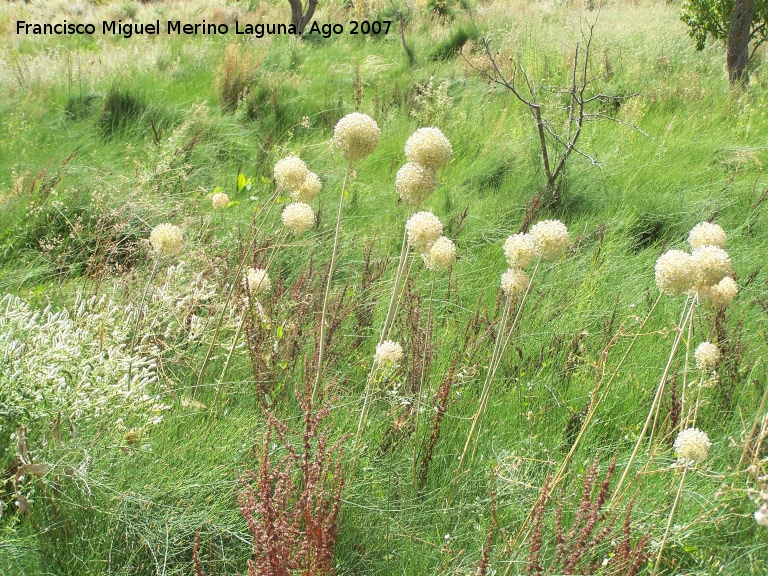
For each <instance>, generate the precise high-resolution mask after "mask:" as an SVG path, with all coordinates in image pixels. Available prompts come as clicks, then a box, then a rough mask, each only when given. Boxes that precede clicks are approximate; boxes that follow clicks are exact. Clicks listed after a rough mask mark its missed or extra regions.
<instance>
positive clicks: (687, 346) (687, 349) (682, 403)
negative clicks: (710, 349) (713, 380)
mask: <svg viewBox="0 0 768 576" xmlns="http://www.w3.org/2000/svg"><path fill="white" fill-rule="evenodd" d="M691 338H693V318H691V321H690V322H688V339H687V340H686V341H685V364H684V365H683V390H682V392H681V393H680V414H681V415H682V416H683V417H682V418H680V431H681V432H682V431H683V430H685V428H686V425H685V423H686V421H687V418H686V417H685V389H686V388H687V387H688V361H689V359H690V355H691ZM700 390H701V380H699V391H700ZM697 401H698V400H697ZM654 424H655V423H654Z"/></svg>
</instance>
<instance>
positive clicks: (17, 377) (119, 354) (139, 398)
mask: <svg viewBox="0 0 768 576" xmlns="http://www.w3.org/2000/svg"><path fill="white" fill-rule="evenodd" d="M150 304H151V303H150ZM135 313H136V310H135V309H134V308H133V307H132V306H121V305H118V304H116V303H115V302H113V301H112V300H110V299H108V298H107V297H105V296H102V297H100V298H96V297H93V298H90V299H87V300H86V299H84V298H82V297H80V296H78V297H77V299H76V300H75V304H74V306H73V308H72V309H70V310H68V309H62V310H59V311H54V310H53V309H52V308H51V306H48V307H46V308H45V309H43V310H35V309H33V308H32V307H31V306H30V305H29V304H27V303H26V302H25V301H24V300H22V299H21V298H18V297H16V296H12V295H6V296H4V297H2V298H1V299H0V358H2V359H3V360H2V365H3V368H2V369H0V438H2V441H0V446H10V444H9V443H8V442H7V440H8V438H9V435H10V434H11V433H12V432H14V431H15V430H16V429H17V428H18V426H20V425H22V424H24V425H27V426H29V428H30V430H33V429H37V430H39V429H44V428H46V427H48V426H50V423H51V421H53V420H55V419H56V417H57V415H58V414H59V413H62V414H64V415H65V417H67V418H69V419H70V420H71V421H72V423H73V424H74V425H75V426H78V423H79V422H91V423H95V424H97V425H98V427H99V428H104V429H105V430H110V429H112V428H114V427H115V426H116V425H117V424H118V423H119V422H118V421H119V419H120V418H125V419H126V420H127V419H129V418H130V419H131V420H135V419H139V420H142V421H144V422H146V423H147V424H155V423H157V422H159V421H161V420H162V415H163V412H165V411H166V410H167V409H168V408H169V406H168V405H166V404H165V403H164V401H163V393H164V390H163V388H162V387H161V386H160V385H159V384H158V375H157V362H158V357H159V354H160V352H159V350H158V348H157V347H156V346H155V345H154V344H147V342H154V341H156V337H154V336H153V338H149V339H146V340H145V339H143V338H142V335H147V334H146V332H144V333H143V334H139V335H138V336H137V342H138V343H137V345H136V347H135V349H134V352H133V357H131V356H130V347H131V344H130V342H131V338H132V331H133V326H134V325H135V321H136V316H135ZM152 317H154V315H152ZM147 324H148V323H145V326H146V325H147ZM160 328H161V329H162V327H160ZM156 329H157V328H151V330H152V332H153V333H154V332H155V330H156ZM129 364H130V365H131V378H130V381H129V380H128V366H129ZM0 450H2V448H0Z"/></svg>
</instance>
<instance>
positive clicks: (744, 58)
mask: <svg viewBox="0 0 768 576" xmlns="http://www.w3.org/2000/svg"><path fill="white" fill-rule="evenodd" d="M754 12H755V0H736V5H735V6H734V7H733V16H732V17H731V27H730V28H729V29H728V45H727V54H726V61H727V62H728V80H729V81H730V83H731V86H736V85H737V84H747V83H748V82H749V75H748V73H747V63H748V62H749V36H750V32H751V30H752V15H753V14H754Z"/></svg>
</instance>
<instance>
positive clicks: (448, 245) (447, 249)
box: [421, 236, 456, 272]
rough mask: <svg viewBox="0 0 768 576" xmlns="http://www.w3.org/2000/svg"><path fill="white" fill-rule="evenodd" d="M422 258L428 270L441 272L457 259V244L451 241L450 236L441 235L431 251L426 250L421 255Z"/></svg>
mask: <svg viewBox="0 0 768 576" xmlns="http://www.w3.org/2000/svg"><path fill="white" fill-rule="evenodd" d="M421 259H422V260H424V265H425V266H426V267H427V269H428V270H432V271H433V272H440V271H441V270H445V269H447V268H448V267H449V266H450V265H451V264H453V261H454V260H456V244H454V243H453V241H451V239H450V238H446V237H445V236H440V238H438V239H437V240H436V241H435V243H434V244H432V248H430V249H429V252H425V253H423V254H422V255H421Z"/></svg>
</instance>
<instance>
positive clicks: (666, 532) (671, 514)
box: [651, 464, 688, 576]
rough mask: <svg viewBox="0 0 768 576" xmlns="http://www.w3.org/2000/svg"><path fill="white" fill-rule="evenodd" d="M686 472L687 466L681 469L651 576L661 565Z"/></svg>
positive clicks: (653, 575)
mask: <svg viewBox="0 0 768 576" xmlns="http://www.w3.org/2000/svg"><path fill="white" fill-rule="evenodd" d="M686 472H688V465H687V464H686V465H685V468H683V475H682V477H681V478H680V486H678V487H677V494H676V495H675V501H674V502H673V503H672V510H670V511H669V518H667V527H666V529H665V530H664V538H662V540H661V546H659V553H658V555H657V556H656V563H655V564H654V565H653V572H652V573H651V576H656V573H657V572H658V571H659V564H660V563H661V555H662V554H663V553H664V546H665V545H666V543H667V537H668V536H669V528H670V527H671V526H672V519H673V518H674V517H675V509H676V508H677V504H678V503H679V502H680V495H681V494H682V493H683V483H684V482H685V474H686Z"/></svg>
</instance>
